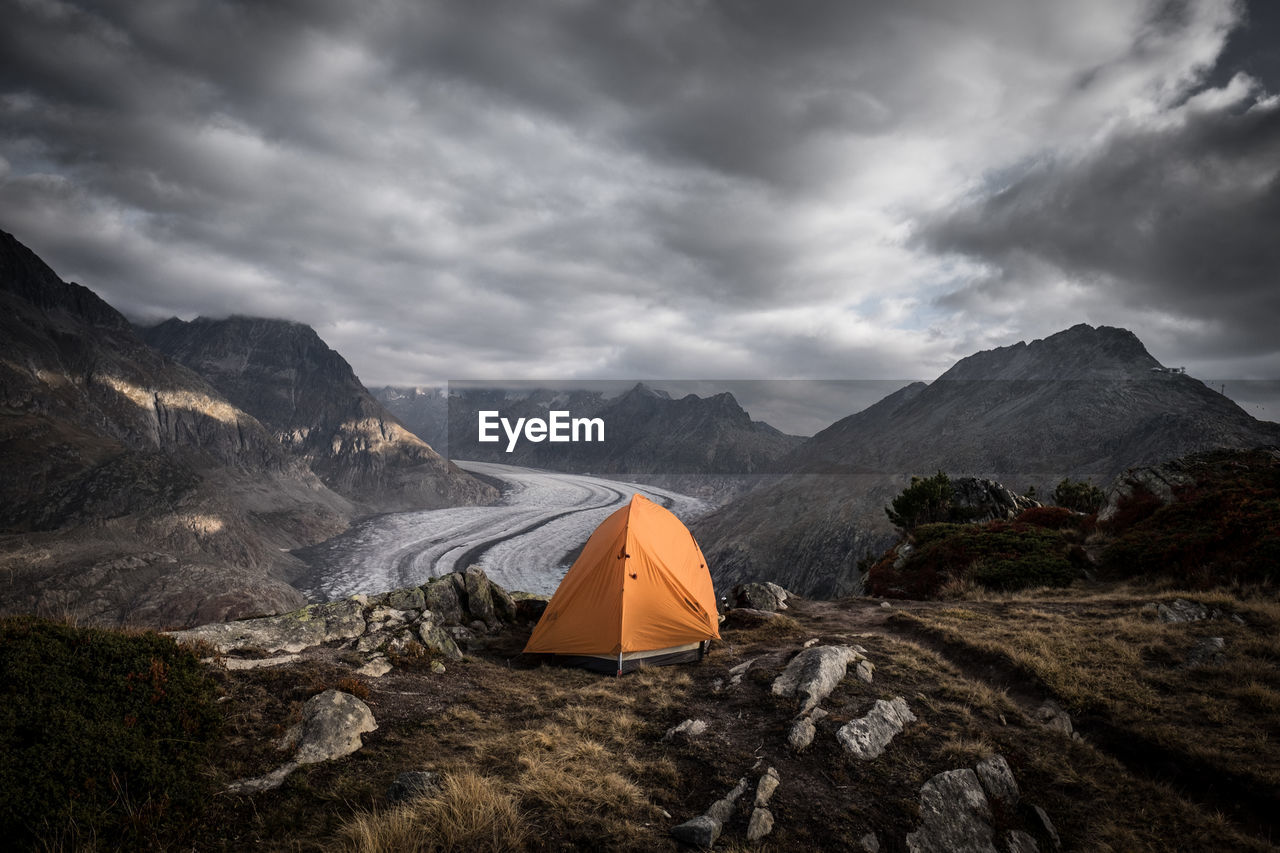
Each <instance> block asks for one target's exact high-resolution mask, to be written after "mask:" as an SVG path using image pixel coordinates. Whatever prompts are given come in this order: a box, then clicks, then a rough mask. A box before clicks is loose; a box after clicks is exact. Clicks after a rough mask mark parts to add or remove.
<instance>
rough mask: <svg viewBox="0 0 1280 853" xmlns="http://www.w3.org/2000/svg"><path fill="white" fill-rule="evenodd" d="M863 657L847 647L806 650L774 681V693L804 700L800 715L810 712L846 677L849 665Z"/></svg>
mask: <svg viewBox="0 0 1280 853" xmlns="http://www.w3.org/2000/svg"><path fill="white" fill-rule="evenodd" d="M861 657H862V656H861V655H860V654H858V653H857V652H855V651H854V650H853V649H851V648H849V647H848V646H814V647H813V648H811V649H803V650H802V651H801V652H800V653H799V654H798V655H796V656H795V657H793V658H792V659H791V662H790V663H788V664H787V668H786V669H785V670H783V672H782V674H781V675H779V676H778V677H777V678H775V679H774V681H773V688H772V689H773V694H774V695H775V696H799V697H801V698H802V699H803V701H802V702H801V705H800V713H801V714H804V713H807V712H809V711H811V710H812V709H813V708H815V707H816V706H817V704H818V703H819V702H821V701H822V700H823V699H825V698H827V696H829V695H830V694H831V691H832V690H834V689H835V687H836V685H837V684H839V683H840V681H841V680H842V679H843V678H844V676H845V672H846V670H847V668H848V666H849V664H850V663H853V662H854V661H856V660H859V659H861Z"/></svg>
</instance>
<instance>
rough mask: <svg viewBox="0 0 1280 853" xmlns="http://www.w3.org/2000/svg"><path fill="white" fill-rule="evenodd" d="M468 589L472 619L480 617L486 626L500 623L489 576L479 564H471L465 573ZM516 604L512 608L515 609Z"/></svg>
mask: <svg viewBox="0 0 1280 853" xmlns="http://www.w3.org/2000/svg"><path fill="white" fill-rule="evenodd" d="M463 582H464V583H465V584H466V589H467V610H468V611H469V612H470V613H471V618H472V619H478V620H479V621H481V622H483V623H484V624H485V625H486V626H488V627H490V628H493V627H495V626H497V625H498V624H499V620H498V613H497V610H496V609H495V608H494V605H493V589H492V585H491V584H490V583H489V578H488V576H487V575H485V573H484V570H483V569H481V568H480V567H479V566H469V567H468V568H467V571H466V573H465V574H464V575H463ZM514 609H515V607H514V605H513V606H512V610H514Z"/></svg>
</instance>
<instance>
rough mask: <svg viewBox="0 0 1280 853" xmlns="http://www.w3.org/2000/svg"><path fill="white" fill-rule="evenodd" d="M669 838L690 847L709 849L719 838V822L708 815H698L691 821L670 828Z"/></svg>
mask: <svg viewBox="0 0 1280 853" xmlns="http://www.w3.org/2000/svg"><path fill="white" fill-rule="evenodd" d="M671 837H672V838H674V839H675V840H676V841H679V842H680V843H681V844H687V845H689V846H690V847H710V846H711V845H713V844H715V843H716V839H717V838H719V837H720V821H718V820H716V819H715V818H713V817H710V816H708V815H704V814H703V815H698V816H697V817H695V818H694V819H693V820H687V821H685V822H684V823H682V824H680V825H679V826H673V827H671Z"/></svg>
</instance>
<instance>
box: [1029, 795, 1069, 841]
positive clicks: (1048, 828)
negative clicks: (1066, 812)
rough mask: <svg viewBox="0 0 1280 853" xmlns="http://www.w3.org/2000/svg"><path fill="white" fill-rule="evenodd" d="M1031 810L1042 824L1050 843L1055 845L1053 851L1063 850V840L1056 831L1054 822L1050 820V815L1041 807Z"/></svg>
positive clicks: (1041, 826) (1042, 829)
mask: <svg viewBox="0 0 1280 853" xmlns="http://www.w3.org/2000/svg"><path fill="white" fill-rule="evenodd" d="M1031 810H1032V811H1034V812H1035V815H1036V820H1038V821H1039V822H1040V829H1041V831H1042V832H1043V833H1044V835H1045V837H1046V838H1048V839H1049V841H1050V843H1051V844H1053V849H1054V850H1061V849H1062V839H1061V838H1059V837H1058V830H1056V829H1054V827H1053V821H1051V820H1049V815H1048V814H1047V813H1046V812H1045V810H1044V809H1042V808H1040V807H1039V806H1032V807H1031Z"/></svg>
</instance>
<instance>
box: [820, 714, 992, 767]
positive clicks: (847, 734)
mask: <svg viewBox="0 0 1280 853" xmlns="http://www.w3.org/2000/svg"><path fill="white" fill-rule="evenodd" d="M915 719H916V717H915V714H912V713H911V709H910V708H909V707H907V700H905V699H903V698H902V697H901V696H897V697H895V698H894V699H893V700H892V701H890V702H886V701H885V700H883V699H877V700H876V704H875V705H873V706H872V708H871V710H870V711H869V712H867V715H866V716H865V717H863V718H862V719H859V720H851V721H849V722H848V723H845V724H844V725H843V726H841V727H840V729H839V731H837V732H836V738H837V739H838V740H839V741H840V743H841V744H843V745H844V748H845V750H846V751H847V752H848V753H849V754H850V755H852V756H853V757H854V758H860V759H862V760H864V761H867V760H870V759H872V758H878V757H879V756H880V755H882V754H883V753H884V751H885V748H886V747H887V746H888V745H889V743H890V741H892V740H893V739H894V738H895V737H897V735H898V733H899V732H901V731H902V729H903V727H904V726H905V725H906V724H907V723H914V722H915ZM970 772H972V771H970ZM975 778H976V777H975Z"/></svg>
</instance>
